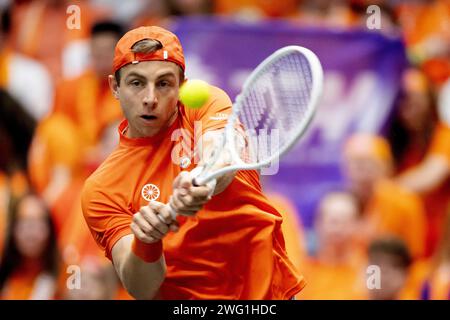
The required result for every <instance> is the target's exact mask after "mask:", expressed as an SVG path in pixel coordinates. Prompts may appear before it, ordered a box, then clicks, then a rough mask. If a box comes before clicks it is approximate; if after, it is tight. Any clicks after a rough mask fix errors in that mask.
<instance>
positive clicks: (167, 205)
mask: <svg viewBox="0 0 450 320" xmlns="http://www.w3.org/2000/svg"><path fill="white" fill-rule="evenodd" d="M166 207H167V209H169V211H170V215H171V216H172V220H175V219H176V218H177V215H178V214H177V212H176V211H175V210H174V209H173V208H172V206H171V205H170V203H166ZM158 218H159V220H161V221H162V222H163V223H165V224H167V221H166V219H164V217H163V216H162V215H160V214H158Z"/></svg>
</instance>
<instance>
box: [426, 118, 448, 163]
mask: <svg viewBox="0 0 450 320" xmlns="http://www.w3.org/2000/svg"><path fill="white" fill-rule="evenodd" d="M429 154H432V155H439V156H444V157H445V159H447V161H448V162H449V163H450V127H449V126H447V125H446V124H444V123H439V124H438V126H437V128H436V130H435V132H434V136H433V140H432V142H431V146H430V150H429Z"/></svg>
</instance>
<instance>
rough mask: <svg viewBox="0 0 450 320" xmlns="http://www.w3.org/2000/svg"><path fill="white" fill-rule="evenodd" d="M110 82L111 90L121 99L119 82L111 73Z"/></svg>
mask: <svg viewBox="0 0 450 320" xmlns="http://www.w3.org/2000/svg"><path fill="white" fill-rule="evenodd" d="M108 83H109V88H110V89H111V92H112V93H113V95H114V97H115V98H116V99H119V84H118V83H117V80H116V77H115V76H113V75H112V74H110V75H109V76H108Z"/></svg>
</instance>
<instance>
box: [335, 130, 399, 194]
mask: <svg viewBox="0 0 450 320" xmlns="http://www.w3.org/2000/svg"><path fill="white" fill-rule="evenodd" d="M388 148H389V147H388V146H386V145H385V144H384V143H380V141H379V138H375V137H373V136H370V135H355V136H353V137H350V139H349V140H348V141H347V144H346V146H345V149H344V161H343V169H344V174H345V176H346V178H347V181H348V183H349V186H350V189H351V190H352V192H354V194H355V195H356V196H358V197H359V198H361V199H360V200H367V198H369V197H370V196H371V195H372V193H373V189H374V186H375V184H376V183H377V182H378V181H380V180H381V179H383V178H386V177H388V176H389V175H390V168H391V160H390V159H389V158H390V151H389V150H388Z"/></svg>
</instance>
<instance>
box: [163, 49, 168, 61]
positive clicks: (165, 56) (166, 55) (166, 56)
mask: <svg viewBox="0 0 450 320" xmlns="http://www.w3.org/2000/svg"><path fill="white" fill-rule="evenodd" d="M163 55H164V60H167V58H168V57H169V53H168V52H167V50H164V51H163Z"/></svg>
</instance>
